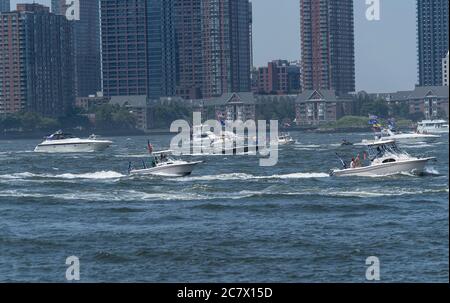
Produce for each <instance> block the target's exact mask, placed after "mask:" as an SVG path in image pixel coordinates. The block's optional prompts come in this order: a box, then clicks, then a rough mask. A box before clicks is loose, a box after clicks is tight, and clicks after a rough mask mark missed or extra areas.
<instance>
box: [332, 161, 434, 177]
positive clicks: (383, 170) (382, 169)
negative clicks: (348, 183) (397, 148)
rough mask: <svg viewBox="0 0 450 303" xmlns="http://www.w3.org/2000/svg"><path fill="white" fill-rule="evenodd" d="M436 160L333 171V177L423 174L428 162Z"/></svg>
mask: <svg viewBox="0 0 450 303" xmlns="http://www.w3.org/2000/svg"><path fill="white" fill-rule="evenodd" d="M434 159H435V158H426V159H414V160H407V161H399V162H394V163H384V164H379V165H372V166H367V167H360V168H353V169H342V170H333V171H332V173H331V175H332V176H336V177H345V176H360V177H373V176H386V175H395V174H400V173H414V174H421V173H423V172H424V171H425V166H426V165H427V164H428V162H429V161H431V160H434Z"/></svg>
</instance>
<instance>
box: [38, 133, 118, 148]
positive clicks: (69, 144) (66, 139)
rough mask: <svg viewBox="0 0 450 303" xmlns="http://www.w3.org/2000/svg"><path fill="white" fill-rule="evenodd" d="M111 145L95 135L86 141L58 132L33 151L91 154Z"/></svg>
mask: <svg viewBox="0 0 450 303" xmlns="http://www.w3.org/2000/svg"><path fill="white" fill-rule="evenodd" d="M111 144H112V142H111V141H109V140H100V139H98V138H97V136H95V135H91V136H90V137H89V138H87V139H80V138H76V137H74V136H72V135H70V134H65V133H63V132H62V131H61V130H60V131H57V132H56V133H54V134H52V135H50V136H48V137H46V138H45V141H44V142H42V143H41V144H39V145H38V146H36V148H35V149H34V151H35V152H41V153H92V152H101V151H104V150H105V149H107V148H108V147H109V146H111Z"/></svg>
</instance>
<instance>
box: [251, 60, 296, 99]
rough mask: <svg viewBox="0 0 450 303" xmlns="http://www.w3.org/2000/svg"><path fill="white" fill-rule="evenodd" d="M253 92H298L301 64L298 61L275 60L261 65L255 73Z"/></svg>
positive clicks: (284, 93)
mask: <svg viewBox="0 0 450 303" xmlns="http://www.w3.org/2000/svg"><path fill="white" fill-rule="evenodd" d="M254 76H255V81H254V87H253V88H252V90H253V92H255V93H257V94H264V95H268V94H273V95H286V94H298V93H300V91H301V87H300V66H299V65H297V64H296V62H292V63H291V62H289V61H287V60H274V61H272V62H269V63H268V64H267V66H264V67H260V68H258V69H257V71H256V72H255V74H254Z"/></svg>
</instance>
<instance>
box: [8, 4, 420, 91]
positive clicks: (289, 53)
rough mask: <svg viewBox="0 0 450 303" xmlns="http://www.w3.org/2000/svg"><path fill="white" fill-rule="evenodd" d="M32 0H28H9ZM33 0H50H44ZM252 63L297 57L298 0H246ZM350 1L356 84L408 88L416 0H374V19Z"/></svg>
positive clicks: (413, 72) (413, 63)
mask: <svg viewBox="0 0 450 303" xmlns="http://www.w3.org/2000/svg"><path fill="white" fill-rule="evenodd" d="M17 2H22V3H23V2H32V0H29V1H25V0H12V5H13V6H14V7H15V5H16V3H17ZM35 2H38V3H43V4H47V5H50V0H36V1H35ZM252 2H253V37H254V38H253V45H254V64H255V65H256V66H261V65H264V64H265V63H267V62H268V61H270V60H273V59H289V60H298V59H299V58H300V28H299V27H300V21H299V19H300V9H299V0H252ZM354 3H355V42H356V45H355V46H356V87H357V90H366V91H368V92H389V91H396V90H408V89H413V88H414V85H415V84H416V82H417V55H416V19H415V18H416V11H415V3H416V0H395V1H392V0H380V3H381V19H380V21H368V20H367V19H366V17H365V16H366V14H365V11H366V8H367V6H366V0H354Z"/></svg>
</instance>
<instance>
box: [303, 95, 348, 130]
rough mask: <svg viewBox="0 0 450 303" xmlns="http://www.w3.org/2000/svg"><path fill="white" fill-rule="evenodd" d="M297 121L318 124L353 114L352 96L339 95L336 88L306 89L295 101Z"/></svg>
mask: <svg viewBox="0 0 450 303" xmlns="http://www.w3.org/2000/svg"><path fill="white" fill-rule="evenodd" d="M295 103H296V104H295V113H296V123H297V125H299V126H317V125H320V124H326V123H330V122H335V121H337V120H339V119H340V118H342V117H344V116H347V115H351V113H352V98H351V97H350V96H349V95H346V96H343V95H341V96H338V95H337V94H336V92H335V91H334V90H305V91H303V93H301V94H300V95H299V96H298V97H297V100H296V102H295Z"/></svg>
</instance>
